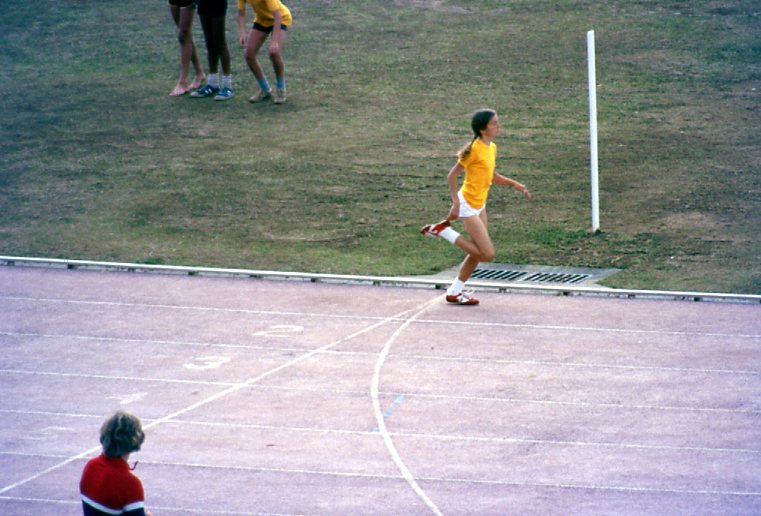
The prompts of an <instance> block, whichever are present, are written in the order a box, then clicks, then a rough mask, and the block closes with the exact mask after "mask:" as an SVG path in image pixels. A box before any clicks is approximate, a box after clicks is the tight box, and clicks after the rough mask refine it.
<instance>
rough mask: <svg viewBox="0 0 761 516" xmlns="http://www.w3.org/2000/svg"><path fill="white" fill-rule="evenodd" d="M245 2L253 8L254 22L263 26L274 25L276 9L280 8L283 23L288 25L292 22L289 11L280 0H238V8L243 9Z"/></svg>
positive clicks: (244, 8)
mask: <svg viewBox="0 0 761 516" xmlns="http://www.w3.org/2000/svg"><path fill="white" fill-rule="evenodd" d="M246 4H249V5H250V6H251V7H253V8H254V23H258V24H259V25H262V26H263V27H272V26H273V25H275V15H274V12H275V10H276V9H279V10H280V14H281V16H282V17H283V25H290V24H291V23H292V22H293V17H292V16H291V11H289V10H288V8H287V7H286V6H285V5H283V4H282V2H280V0H238V10H239V11H245V10H246Z"/></svg>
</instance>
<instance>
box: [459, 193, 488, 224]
mask: <svg viewBox="0 0 761 516" xmlns="http://www.w3.org/2000/svg"><path fill="white" fill-rule="evenodd" d="M457 198H458V199H460V213H458V214H457V216H458V217H460V218H461V219H466V218H468V217H478V216H479V215H481V212H482V211H484V208H486V205H485V204H484V205H483V206H482V207H481V208H478V209H476V208H474V207H473V206H471V205H470V204H468V201H466V200H465V197H463V195H462V191H460V192H457Z"/></svg>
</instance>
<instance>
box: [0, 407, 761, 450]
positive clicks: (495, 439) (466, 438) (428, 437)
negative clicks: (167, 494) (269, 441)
mask: <svg viewBox="0 0 761 516" xmlns="http://www.w3.org/2000/svg"><path fill="white" fill-rule="evenodd" d="M3 413H6V414H18V415H44V416H55V417H58V418H61V417H72V418H73V417H79V418H90V419H101V418H102V416H94V415H81V414H65V413H54V412H42V411H28V410H6V409H0V414H3ZM144 421H146V422H148V421H155V420H151V419H145V420H144ZM165 423H166V424H168V425H174V424H180V425H186V426H197V427H210V428H223V429H228V430H229V429H238V430H262V431H268V432H269V431H272V432H294V433H302V434H323V435H341V436H346V435H350V436H356V437H372V438H375V437H377V436H378V431H377V430H350V429H342V428H315V427H297V426H283V425H262V424H250V423H217V422H212V421H194V420H190V419H173V420H172V421H166V422H165ZM388 435H389V436H391V437H392V438H394V437H399V438H406V439H419V440H421V441H459V442H481V443H491V444H507V445H517V444H535V445H542V446H553V447H585V448H619V449H622V450H627V449H635V450H651V451H669V452H689V453H694V452H698V453H718V454H732V453H735V454H739V455H761V449H749V448H716V447H708V446H671V445H665V444H644V443H625V442H595V441H560V440H549V439H528V438H519V437H506V436H479V435H447V434H424V433H408V432H388ZM0 455H30V456H44V457H58V455H49V454H37V453H25V452H10V451H0Z"/></svg>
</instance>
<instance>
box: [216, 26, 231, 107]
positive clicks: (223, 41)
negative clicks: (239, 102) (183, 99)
mask: <svg viewBox="0 0 761 516" xmlns="http://www.w3.org/2000/svg"><path fill="white" fill-rule="evenodd" d="M211 30H212V33H213V34H214V44H215V46H216V53H217V56H218V60H219V62H221V63H222V80H221V83H220V90H219V93H217V96H216V97H214V100H227V99H230V98H232V97H233V96H234V93H233V79H232V73H231V68H230V49H229V48H228V47H227V36H226V34H225V17H224V16H215V17H214V18H212V21H211Z"/></svg>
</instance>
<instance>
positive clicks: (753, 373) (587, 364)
mask: <svg viewBox="0 0 761 516" xmlns="http://www.w3.org/2000/svg"><path fill="white" fill-rule="evenodd" d="M399 322H401V321H399ZM413 322H414V321H413ZM0 336H4V337H13V338H44V339H74V340H83V341H92V342H121V343H129V344H146V345H173V346H190V347H219V348H232V349H247V350H257V351H269V352H287V353H293V352H296V353H298V352H304V351H306V349H305V348H287V347H277V348H272V347H266V346H248V345H244V344H226V343H213V342H193V341H169V340H151V339H129V338H121V337H98V336H88V335H73V334H48V333H15V332H2V331H0ZM320 353H325V354H331V355H348V356H374V355H375V353H370V352H365V351H348V350H333V349H330V350H326V351H321V352H320ZM400 358H401V359H403V360H412V361H431V360H439V361H449V362H461V363H483V364H501V365H526V366H541V367H564V368H586V369H620V370H631V371H651V372H675V373H688V374H722V375H723V374H727V375H751V376H761V371H758V370H755V369H715V368H700V367H674V366H654V365H642V364H606V363H599V364H595V363H592V362H553V361H550V360H506V359H500V358H479V357H465V356H445V355H417V354H413V355H403V356H400Z"/></svg>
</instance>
